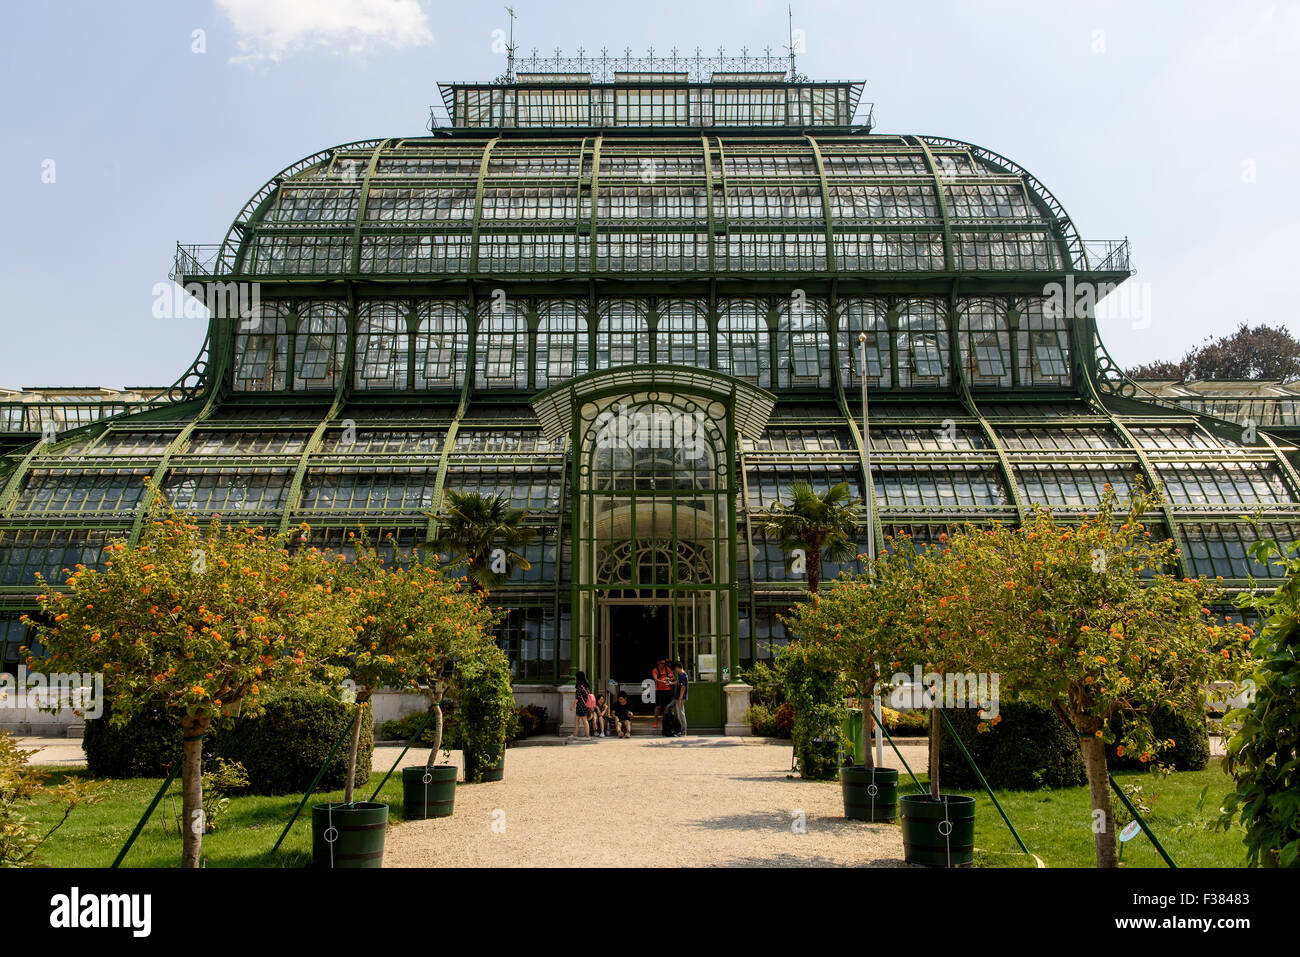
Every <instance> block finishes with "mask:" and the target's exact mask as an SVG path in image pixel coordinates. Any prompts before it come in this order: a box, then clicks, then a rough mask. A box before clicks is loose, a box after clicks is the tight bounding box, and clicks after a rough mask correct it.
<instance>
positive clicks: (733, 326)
mask: <svg viewBox="0 0 1300 957" xmlns="http://www.w3.org/2000/svg"><path fill="white" fill-rule="evenodd" d="M766 313H767V310H766V308H765V307H764V306H763V304H762V303H760V302H757V301H755V300H752V299H728V300H723V301H722V302H721V303H719V305H718V371H719V372H725V373H727V374H728V375H733V376H735V377H736V378H738V379H745V380H747V381H749V382H752V383H754V384H755V385H760V386H766V385H768V375H767V366H768V363H769V362H770V358H769V354H768V345H769V340H770V334H769V332H768V328H767V318H766Z"/></svg>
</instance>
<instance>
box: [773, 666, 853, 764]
mask: <svg viewBox="0 0 1300 957" xmlns="http://www.w3.org/2000/svg"><path fill="white" fill-rule="evenodd" d="M781 658H782V659H783V665H784V667H783V669H782V670H783V673H784V676H785V695H786V703H787V704H789V705H790V707H791V708H792V710H793V712H794V726H793V728H791V731H790V738H791V740H792V741H793V743H794V752H795V758H796V759H797V761H798V764H799V774H800V776H801V777H804V778H807V779H810V780H814V781H825V780H828V779H830V778H833V777H835V776H836V775H837V774H838V773H839V760H838V751H839V749H840V748H844V749H845V750H846V751H848V749H849V747H850V746H849V741H848V739H847V738H846V737H845V736H844V729H843V722H844V719H845V718H846V717H847V716H848V709H847V708H846V707H845V705H844V698H845V696H846V695H847V694H848V686H847V683H846V682H845V680H844V677H843V675H842V674H841V673H840V672H839V671H837V670H836V669H835V668H833V667H827V666H826V664H825V662H824V660H823V659H822V658H821V656H820V655H818V654H817V653H816V652H815V651H814V650H812V649H810V648H809V647H807V646H805V645H804V644H802V643H800V642H792V643H791V644H790V645H789V646H788V647H787V648H786V649H785V650H784V651H783V652H782V653H781ZM849 753H851V751H850V752H849Z"/></svg>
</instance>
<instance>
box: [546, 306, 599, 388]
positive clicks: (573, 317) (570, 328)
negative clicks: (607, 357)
mask: <svg viewBox="0 0 1300 957" xmlns="http://www.w3.org/2000/svg"><path fill="white" fill-rule="evenodd" d="M537 312H538V316H539V317H540V318H539V321H538V324H537V387H538V388H539V389H544V388H546V387H547V386H549V385H554V384H555V383H557V382H560V381H562V380H564V379H571V378H573V377H575V376H580V375H583V374H584V373H585V372H586V371H587V363H588V355H587V320H586V318H585V317H584V316H583V314H582V312H581V306H580V304H579V303H578V302H577V301H576V300H563V299H561V300H552V301H548V302H544V303H542V304H541V306H539V307H538V310H537Z"/></svg>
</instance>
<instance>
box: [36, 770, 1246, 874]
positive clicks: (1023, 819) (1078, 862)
mask: <svg viewBox="0 0 1300 957" xmlns="http://www.w3.org/2000/svg"><path fill="white" fill-rule="evenodd" d="M69 773H70V772H68V771H66V770H64V769H56V770H53V771H52V773H51V781H52V782H55V781H58V780H59V779H60V778H61V777H62V776H63V775H66V774H69ZM918 777H919V778H920V780H921V782H922V783H923V784H924V783H925V781H926V778H925V775H924V774H921V775H918ZM1116 779H1117V780H1118V781H1120V782H1121V783H1122V784H1123V783H1137V784H1141V785H1142V789H1143V793H1144V794H1145V795H1156V797H1155V800H1154V802H1153V803H1152V811H1151V814H1150V815H1148V816H1147V821H1148V823H1149V824H1150V825H1151V828H1152V830H1154V831H1155V833H1156V836H1157V837H1159V838H1160V841H1161V843H1162V844H1164V846H1165V849H1166V850H1167V851H1168V852H1169V854H1170V856H1172V857H1173V859H1174V861H1175V862H1176V863H1177V864H1178V865H1179V866H1180V867H1241V866H1244V864H1245V848H1244V846H1243V844H1242V831H1241V829H1240V828H1239V827H1238V828H1234V830H1233V831H1230V832H1228V833H1226V834H1225V833H1224V832H1222V831H1214V830H1211V829H1210V827H1209V824H1210V822H1211V821H1212V820H1213V819H1214V817H1215V815H1216V814H1217V812H1218V808H1219V805H1220V804H1221V803H1222V800H1223V797H1224V795H1226V794H1227V793H1228V791H1229V790H1230V789H1231V788H1230V785H1231V781H1230V779H1229V778H1228V777H1227V776H1226V775H1225V774H1224V773H1223V772H1222V770H1221V768H1220V759H1218V758H1216V759H1213V760H1212V761H1211V764H1210V766H1209V767H1208V768H1206V769H1205V770H1204V771H1187V772H1180V773H1177V774H1174V775H1172V776H1171V777H1169V778H1166V779H1161V778H1159V777H1158V776H1156V775H1152V774H1146V773H1144V772H1141V771H1133V772H1119V773H1117V774H1116ZM378 783H379V777H378V776H375V777H373V778H372V780H371V782H370V783H369V785H368V786H366V787H361V788H358V789H357V792H358V795H359V797H360V798H362V799H368V798H369V797H370V792H371V791H372V790H373V789H374V787H375V785H377V784H378ZM161 784H162V779H160V778H148V779H146V778H141V779H136V780H128V781H121V780H108V781H104V782H102V784H101V785H100V786H101V788H102V793H103V794H104V795H105V797H104V800H103V801H102V802H101V803H99V804H96V805H94V806H91V807H82V808H78V809H77V810H76V811H75V812H74V813H73V815H72V817H71V818H69V820H68V823H67V824H65V825H64V826H63V827H62V828H61V829H60V830H59V831H58V832H57V833H56V834H55V835H54V837H53V838H51V839H50V841H49V842H48V843H47V844H46V845H45V847H44V848H43V850H42V857H41V863H42V864H44V865H45V866H49V867H107V866H108V865H109V864H111V863H112V861H113V858H114V857H116V856H117V852H118V850H119V849H120V848H121V847H122V845H123V844H124V843H125V842H126V839H127V837H128V835H129V834H130V833H131V829H132V828H133V827H134V826H135V823H136V821H138V820H139V817H140V815H141V814H142V813H143V812H144V808H145V806H146V805H147V804H148V802H149V801H150V799H151V798H152V797H153V795H154V793H155V792H156V791H157V789H158V787H159V786H160V785H161ZM899 790H900V793H909V792H911V791H913V790H914V788H913V787H912V784H911V779H910V778H908V777H907V775H906V773H904V774H903V775H902V776H901V777H900V780H899ZM1202 792H1204V794H1205V797H1204V800H1203V801H1201V795H1202ZM958 793H964V794H971V795H972V796H974V797H975V799H976V812H975V822H976V823H975V847H976V855H975V864H976V866H978V867H1035V866H1037V865H1036V863H1035V862H1034V860H1033V859H1032V858H1029V857H1026V856H1025V855H1024V854H1022V853H1020V850H1019V848H1018V847H1017V846H1016V842H1015V840H1014V838H1012V836H1011V833H1010V831H1008V830H1007V827H1006V825H1005V824H1004V823H1003V822H1002V818H1001V817H1000V816H999V814H998V812H997V809H996V808H995V807H994V806H993V804H992V802H991V801H989V798H988V795H986V794H984V793H983V792H982V791H980V792H973V791H962V792H958ZM342 798H343V795H342V792H341V791H333V792H329V793H327V794H324V795H313V797H312V802H311V803H318V802H321V801H324V800H326V799H328V800H332V801H341V800H342ZM300 799H301V795H286V796H284V797H242V798H236V799H234V800H232V802H231V808H230V811H229V813H228V814H227V815H226V817H225V818H224V820H223V821H222V822H221V826H220V829H219V830H217V831H216V832H214V833H212V834H208V835H206V836H205V837H204V839H203V856H204V860H205V863H206V864H207V866H209V867H303V866H306V865H308V864H310V863H311V830H310V823H309V822H310V819H311V805H310V804H309V805H308V806H307V808H306V809H304V811H303V813H302V815H300V816H299V818H298V820H297V822H296V823H295V824H294V826H293V830H291V831H290V832H289V836H288V837H287V838H286V839H285V842H284V844H283V845H282V846H281V848H280V850H279V852H278V853H277V854H276V855H275V857H270V856H268V852H269V851H270V849H271V846H272V845H273V844H274V843H275V841H276V838H278V837H279V836H280V831H281V830H282V829H283V827H284V824H285V822H286V821H288V819H289V815H291V814H292V813H293V810H294V808H295V807H296V806H297V804H298V801H299V800H300ZM379 800H381V801H384V802H387V803H388V804H389V807H390V809H389V815H390V817H389V819H390V820H391V821H400V820H402V783H401V776H400V775H394V776H393V777H392V778H390V779H389V781H388V784H387V785H385V786H384V790H383V791H382V792H381V793H380V796H379ZM998 800H999V801H1000V802H1001V803H1002V806H1003V808H1004V809H1005V810H1006V812H1007V814H1008V816H1009V817H1010V818H1011V821H1012V823H1013V824H1015V826H1016V830H1017V831H1019V832H1020V836H1021V838H1022V839H1023V840H1024V842H1025V844H1026V845H1027V846H1028V847H1029V850H1030V851H1031V852H1032V853H1034V854H1037V855H1038V856H1039V857H1040V858H1042V859H1043V861H1044V863H1045V864H1046V865H1047V866H1048V867H1092V866H1093V864H1094V858H1093V845H1092V831H1091V820H1092V818H1091V813H1090V808H1089V802H1088V790H1087V788H1083V787H1080V788H1069V789H1065V790H1059V791H999V792H998ZM1148 800H1150V798H1148ZM1198 802H1200V807H1199V809H1198V807H1197V805H1198ZM179 813H180V789H179V782H174V783H173V785H172V788H171V792H170V796H169V797H167V798H164V799H163V802H162V803H161V804H160V805H159V806H158V809H157V810H156V811H155V812H154V815H153V817H152V818H151V819H150V821H149V824H148V825H147V826H146V827H145V829H144V832H143V833H142V834H141V835H140V837H139V839H138V840H137V841H136V843H135V846H134V847H133V848H132V849H131V853H130V854H129V855H128V856H127V858H126V861H125V862H124V864H123V866H124V867H175V866H177V863H178V861H179V859H180V838H179V837H178V835H177V830H176V818H177V816H178V815H179ZM32 817H33V819H34V820H35V821H37V822H41V823H44V824H45V826H47V827H48V826H49V825H50V824H52V823H53V822H54V820H55V815H54V814H53V813H52V809H50V808H48V807H45V806H39V805H38V807H37V808H36V809H35V812H34V813H33V814H32ZM1123 864H1124V865H1125V866H1127V867H1157V868H1161V867H1164V866H1165V864H1164V862H1163V861H1162V860H1161V859H1160V856H1159V855H1158V854H1157V853H1156V851H1155V848H1153V847H1152V846H1151V844H1150V842H1149V841H1148V840H1147V838H1146V836H1145V835H1141V834H1140V835H1138V836H1137V837H1136V838H1134V839H1133V840H1132V841H1130V842H1128V844H1127V845H1126V846H1125V849H1124V856H1123Z"/></svg>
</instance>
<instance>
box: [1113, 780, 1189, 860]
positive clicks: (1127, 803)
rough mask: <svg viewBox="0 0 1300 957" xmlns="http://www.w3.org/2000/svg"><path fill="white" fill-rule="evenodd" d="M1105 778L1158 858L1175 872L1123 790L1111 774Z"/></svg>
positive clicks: (1162, 848) (1168, 857)
mask: <svg viewBox="0 0 1300 957" xmlns="http://www.w3.org/2000/svg"><path fill="white" fill-rule="evenodd" d="M1106 777H1107V778H1108V779H1109V780H1110V787H1111V790H1112V791H1114V792H1115V793H1116V794H1117V795H1118V796H1119V799H1120V800H1121V801H1122V802H1123V803H1124V806H1125V807H1126V808H1128V812H1129V813H1130V814H1132V815H1133V820H1135V821H1137V822H1138V827H1140V828H1142V833H1143V834H1145V835H1146V836H1147V837H1148V838H1149V839H1150V841H1151V843H1152V844H1154V845H1155V848H1156V850H1157V851H1158V852H1159V853H1160V856H1161V857H1163V858H1164V859H1165V863H1166V864H1168V865H1169V866H1170V867H1172V868H1174V869H1175V870H1177V868H1178V865H1177V864H1175V863H1174V859H1173V858H1172V857H1170V856H1169V854H1168V853H1167V852H1166V851H1165V849H1164V847H1162V846H1161V844H1160V842H1159V841H1158V840H1156V836H1155V834H1153V833H1152V832H1151V828H1149V827H1147V822H1146V821H1144V820H1143V819H1142V815H1141V814H1139V813H1138V810H1137V808H1135V807H1134V806H1133V804H1132V802H1131V801H1129V799H1128V795H1127V794H1125V793H1124V789H1123V788H1121V787H1120V786H1119V785H1118V784H1116V783H1115V776H1114V775H1113V774H1107V775H1106Z"/></svg>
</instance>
